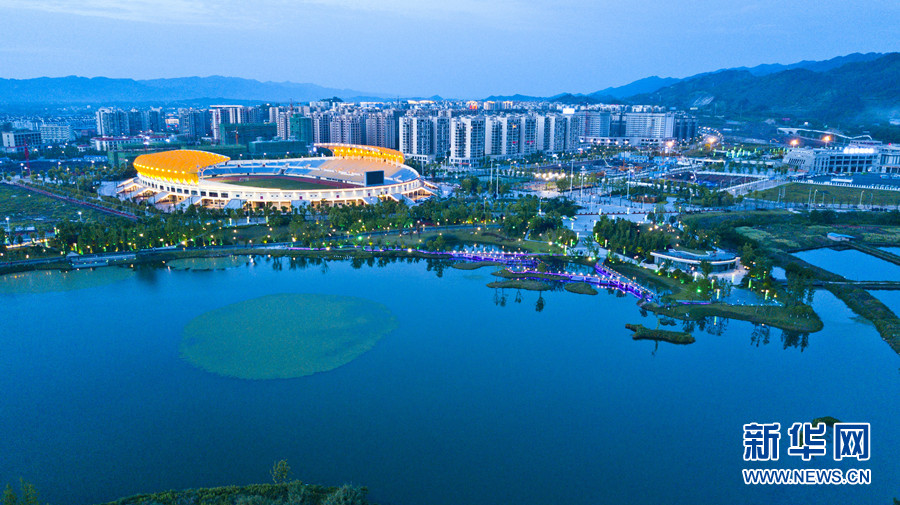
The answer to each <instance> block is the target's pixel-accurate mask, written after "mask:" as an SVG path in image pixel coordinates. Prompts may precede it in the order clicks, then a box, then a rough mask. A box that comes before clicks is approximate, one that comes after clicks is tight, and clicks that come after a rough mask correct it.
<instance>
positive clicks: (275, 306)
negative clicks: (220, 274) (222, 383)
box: [181, 294, 397, 379]
mask: <svg viewBox="0 0 900 505" xmlns="http://www.w3.org/2000/svg"><path fill="white" fill-rule="evenodd" d="M396 328H397V319H396V317H394V315H393V314H392V313H391V312H390V310H389V309H388V308H387V307H385V306H384V305H381V304H380V303H377V302H373V301H371V300H366V299H363V298H356V297H352V296H336V295H317V294H279V295H268V296H263V297H260V298H254V299H253V300H247V301H245V302H239V303H235V304H232V305H227V306H225V307H222V308H219V309H216V310H212V311H210V312H207V313H205V314H201V315H200V316H198V317H196V318H194V319H193V320H192V321H190V322H189V323H188V324H187V326H185V328H184V337H183V339H182V342H181V356H182V358H184V359H185V360H187V361H188V362H190V363H191V364H193V365H195V366H197V367H199V368H202V369H203V370H206V371H208V372H212V373H215V374H219V375H224V376H226V377H236V378H239V379H293V378H297V377H303V376H306V375H312V374H314V373H316V372H327V371H329V370H333V369H335V368H337V367H339V366H341V365H344V364H347V363H349V362H351V361H353V360H354V359H356V358H357V357H358V356H359V355H361V354H363V353H364V352H366V351H368V350H369V349H371V348H372V347H374V346H375V343H376V342H378V340H380V339H381V338H382V337H384V336H385V335H387V334H388V333H390V332H392V331H393V330H394V329H396Z"/></svg>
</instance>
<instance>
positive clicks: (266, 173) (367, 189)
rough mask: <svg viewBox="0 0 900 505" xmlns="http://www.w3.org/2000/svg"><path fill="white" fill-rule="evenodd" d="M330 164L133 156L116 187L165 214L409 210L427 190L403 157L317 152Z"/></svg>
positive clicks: (186, 154)
mask: <svg viewBox="0 0 900 505" xmlns="http://www.w3.org/2000/svg"><path fill="white" fill-rule="evenodd" d="M316 147H317V148H320V149H326V150H328V151H330V152H331V153H332V156H328V157H317V158H292V159H280V160H233V159H231V158H229V157H227V156H223V155H221V154H215V153H210V152H206V151H194V150H186V149H180V150H174V151H163V152H158V153H152V154H144V155H141V156H138V157H137V158H136V159H135V160H134V167H135V170H136V171H137V176H136V177H134V178H132V179H129V180H126V181H123V182H122V183H120V184H119V185H118V188H117V190H118V193H119V195H121V196H122V197H124V198H129V199H132V200H134V201H139V202H147V203H149V204H152V205H156V206H157V207H160V208H163V209H169V210H171V209H175V208H185V207H187V206H189V205H202V206H206V207H214V208H235V209H237V208H244V207H247V206H249V207H250V208H259V207H265V206H269V205H271V206H274V207H276V208H281V207H287V208H291V207H299V206H305V205H326V206H333V205H365V204H373V203H376V202H378V200H379V199H393V200H397V201H403V202H406V203H408V204H413V203H415V202H417V201H419V200H421V199H424V198H428V197H430V196H431V195H432V194H433V193H432V192H431V189H430V187H429V186H428V185H427V183H426V182H425V181H424V179H423V178H422V177H421V176H420V175H419V173H418V172H416V171H415V170H413V169H412V168H410V167H409V166H407V165H404V164H403V161H404V158H403V154H402V153H400V151H395V150H393V149H387V148H383V147H374V146H361V145H351V144H316Z"/></svg>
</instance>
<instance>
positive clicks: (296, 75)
mask: <svg viewBox="0 0 900 505" xmlns="http://www.w3.org/2000/svg"><path fill="white" fill-rule="evenodd" d="M898 19H900V2H897V1H896V0H868V1H866V2H853V1H850V2H848V1H846V0H842V1H832V0H819V1H810V0H789V1H785V0H763V1H744V2H733V1H730V0H720V1H710V0H692V1H690V2H676V1H672V0H646V1H641V2H634V1H628V0H617V1H608V0H596V1H572V0H557V1H554V0H545V1H530V0H529V1H525V0H488V1H478V0H444V1H432V0H395V1H389V0H380V1H379V0H218V1H212V0H77V1H66V0H24V1H23V0H0V20H2V26H3V30H2V35H0V77H7V78H29V77H38V76H64V75H73V74H74V75H83V76H88V77H93V76H107V77H130V78H136V79H146V78H158V77H184V76H193V75H200V76H206V75H226V76H235V77H247V78H253V79H260V80H272V81H294V82H311V83H316V84H320V85H323V86H330V87H338V88H352V89H356V90H361V91H369V92H379V93H391V94H398V95H403V96H413V95H419V96H430V95H433V94H439V95H441V96H445V97H472V98H478V97H483V96H487V95H489V94H495V93H496V94H507V93H517V92H518V93H524V94H532V95H553V94H556V93H560V92H567V91H568V92H592V91H596V90H598V89H602V88H605V87H607V86H616V85H622V84H626V83H628V82H630V81H633V80H635V79H639V78H642V77H647V76H650V75H660V76H674V77H684V76H687V75H692V74H695V73H699V72H704V71H709V70H715V69H719V68H724V67H734V66H753V65H757V64H760V63H792V62H795V61H799V60H804V59H810V60H820V59H828V58H832V57H834V56H839V55H843V54H848V53H852V52H870V51H876V52H889V51H896V50H900V35H898V33H900V32H898V30H897V26H896V25H897V20H898Z"/></svg>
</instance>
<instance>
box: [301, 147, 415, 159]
mask: <svg viewBox="0 0 900 505" xmlns="http://www.w3.org/2000/svg"><path fill="white" fill-rule="evenodd" d="M315 146H316V147H321V148H324V149H328V150H329V151H331V152H332V153H334V155H335V156H337V157H339V158H340V157H345V158H370V159H377V160H382V161H393V162H394V163H403V153H401V152H400V151H397V150H395V149H388V148H387V147H378V146H364V145H357V144H315Z"/></svg>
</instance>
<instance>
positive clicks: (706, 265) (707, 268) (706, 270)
mask: <svg viewBox="0 0 900 505" xmlns="http://www.w3.org/2000/svg"><path fill="white" fill-rule="evenodd" d="M700 271H701V272H702V273H703V277H704V278H706V279H709V274H711V273H712V263H710V262H709V261H707V260H703V261H701V262H700Z"/></svg>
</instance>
